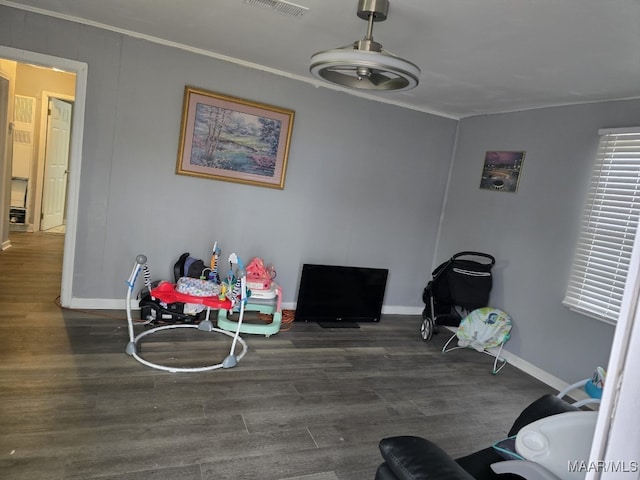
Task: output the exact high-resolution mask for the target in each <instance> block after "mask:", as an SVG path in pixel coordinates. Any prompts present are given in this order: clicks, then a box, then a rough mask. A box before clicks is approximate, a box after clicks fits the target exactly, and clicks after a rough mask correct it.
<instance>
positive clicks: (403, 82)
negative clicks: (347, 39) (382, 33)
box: [309, 48, 420, 92]
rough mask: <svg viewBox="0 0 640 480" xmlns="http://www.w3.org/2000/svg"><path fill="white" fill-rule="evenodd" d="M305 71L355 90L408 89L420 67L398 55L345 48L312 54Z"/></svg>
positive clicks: (417, 79) (411, 85) (414, 84)
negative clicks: (373, 79)
mask: <svg viewBox="0 0 640 480" xmlns="http://www.w3.org/2000/svg"><path fill="white" fill-rule="evenodd" d="M309 71H310V72H311V74H312V75H313V76H314V77H316V78H318V79H320V80H324V81H328V82H331V83H335V84H338V85H341V86H343V87H347V88H353V89H357V90H377V91H396V92H397V91H404V90H411V89H412V88H415V87H416V86H417V85H418V82H419V78H420V69H419V68H418V67H417V66H416V65H415V64H413V63H411V62H409V61H407V60H404V59H402V58H400V57H396V56H394V55H390V54H388V53H384V52H369V51H362V50H355V49H345V48H336V49H334V50H327V51H324V52H318V53H316V54H314V55H313V56H312V57H311V65H310V67H309ZM364 72H367V73H368V74H367V75H366V76H365V75H363V73H364ZM373 75H377V79H378V80H377V81H371V80H372V78H371V77H372V76H373ZM383 76H384V77H386V78H385V79H383V78H381V77H383Z"/></svg>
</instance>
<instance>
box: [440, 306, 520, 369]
mask: <svg viewBox="0 0 640 480" xmlns="http://www.w3.org/2000/svg"><path fill="white" fill-rule="evenodd" d="M510 336H511V317H510V316H509V315H508V314H507V313H505V312H503V311H502V310H499V309H497V308H491V307H482V308H478V309H475V310H473V311H472V312H471V313H470V314H469V315H467V316H466V317H465V318H463V319H462V321H461V322H460V326H459V327H458V329H457V331H456V332H455V333H454V334H453V335H452V336H451V338H450V339H449V340H448V341H447V343H446V344H445V345H444V347H442V351H443V352H450V351H452V350H457V349H459V348H473V349H474V350H477V351H478V352H481V353H486V354H488V355H491V356H492V357H494V358H495V360H494V362H493V371H492V372H491V373H493V374H494V375H495V374H496V373H498V372H499V371H500V370H502V368H503V367H504V366H505V365H506V363H507V360H506V359H504V358H502V357H500V354H501V353H502V347H503V346H504V344H505V343H506V341H507V340H509V337H510ZM454 338H457V339H458V345H457V346H454V347H449V344H450V343H451V342H452V341H453V339H454ZM496 347H499V350H498V352H497V353H494V352H492V351H490V349H495V348H496Z"/></svg>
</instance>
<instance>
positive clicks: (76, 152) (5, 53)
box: [0, 46, 87, 307]
mask: <svg viewBox="0 0 640 480" xmlns="http://www.w3.org/2000/svg"><path fill="white" fill-rule="evenodd" d="M0 59H6V60H9V61H15V62H18V63H19V64H21V65H22V64H27V65H29V66H34V67H36V68H44V69H47V70H53V69H56V70H57V71H62V72H67V73H71V74H73V75H74V76H75V87H74V91H73V92H72V95H71V97H72V98H73V99H74V102H73V111H72V114H71V115H70V119H71V122H70V130H69V136H70V141H69V146H68V155H67V158H68V162H69V163H68V167H67V168H66V171H65V172H64V177H65V180H64V183H65V185H66V188H65V193H66V195H64V197H65V200H64V201H61V202H58V203H59V204H60V203H61V204H62V205H63V206H62V208H61V211H62V212H63V218H64V222H65V223H66V226H65V229H66V235H65V239H64V252H63V261H62V276H61V290H60V303H61V304H62V306H65V307H71V306H73V305H72V303H73V302H72V291H73V267H74V254H73V253H74V251H75V246H76V223H77V216H78V197H79V191H80V169H81V164H82V137H83V131H84V107H85V99H86V87H87V64H85V63H82V62H78V61H75V60H70V59H65V58H60V57H53V56H50V55H44V54H40V53H36V52H29V51H25V50H18V49H13V48H10V47H4V46H0ZM9 80H10V82H13V83H14V84H15V82H16V78H15V76H14V77H13V78H10V79H9ZM14 88H15V87H14ZM49 88H50V90H55V89H56V88H57V87H49ZM51 96H52V97H57V95H51ZM12 100H13V99H12ZM61 100H68V99H64V98H62V99H61ZM40 135H41V136H42V132H41V133H40ZM39 155H40V154H39ZM42 155H43V156H44V153H42ZM0 162H2V165H0V167H2V169H3V170H2V171H6V170H5V169H6V167H7V162H11V159H7V158H6V156H5V158H0ZM38 165H39V166H40V170H38V169H36V174H35V175H34V177H35V178H34V180H35V179H37V178H44V161H42V162H40V159H39V158H38ZM9 168H10V164H9ZM59 170H60V169H59ZM9 171H10V170H9ZM2 187H3V190H4V189H5V188H7V189H8V190H9V189H10V188H11V176H8V178H4V179H3V185H2ZM40 190H41V191H40V195H39V198H37V197H38V196H37V195H36V198H35V200H32V206H33V211H34V220H33V222H34V223H35V222H36V221H37V222H38V224H39V217H41V216H42V196H43V195H42V189H40ZM5 191H7V190H5ZM59 192H60V190H58V194H59ZM5 210H6V211H5V212H3V218H5V216H6V217H7V218H8V215H9V210H8V209H5ZM36 210H37V211H38V213H36Z"/></svg>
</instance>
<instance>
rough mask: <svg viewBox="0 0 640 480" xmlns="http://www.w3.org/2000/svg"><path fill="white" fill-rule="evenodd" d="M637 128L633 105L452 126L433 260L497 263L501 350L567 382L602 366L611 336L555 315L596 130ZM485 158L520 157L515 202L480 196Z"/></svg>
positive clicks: (638, 115) (495, 300) (639, 112)
mask: <svg viewBox="0 0 640 480" xmlns="http://www.w3.org/2000/svg"><path fill="white" fill-rule="evenodd" d="M638 125H640V101H626V102H607V103H599V104H589V105H576V106H569V107H558V108H546V109H539V110H533V111H527V112H518V113H511V114H503V115H491V116H480V117H474V118H468V119H463V120H462V121H461V122H460V131H459V137H458V141H457V145H456V154H455V159H454V163H453V168H452V177H451V183H450V187H449V193H448V196H447V200H446V204H445V208H444V221H443V224H442V227H441V230H440V240H439V247H438V249H437V252H436V255H435V257H436V258H438V259H442V258H444V259H446V258H447V257H448V256H450V255H451V254H453V253H455V252H456V251H460V250H476V249H477V250H480V251H485V252H489V253H492V254H493V255H494V256H495V257H496V259H497V263H496V267H495V269H494V274H495V275H494V288H493V291H492V295H491V303H492V305H493V306H495V307H498V308H502V309H503V310H505V311H506V312H508V313H509V314H511V315H512V317H513V321H514V328H513V332H512V333H513V334H512V338H511V340H510V341H509V343H508V344H507V349H508V350H509V351H510V352H511V353H513V354H515V355H517V356H518V357H520V358H521V359H524V360H525V361H528V362H530V363H531V364H533V365H535V366H537V367H539V368H541V369H543V370H545V371H547V372H549V373H551V374H553V375H555V376H557V377H558V378H561V379H565V380H566V381H575V380H578V379H580V378H584V377H585V376H589V375H590V374H591V373H592V372H593V370H594V368H595V367H596V366H597V365H602V366H606V364H607V361H608V356H609V351H610V346H611V342H612V339H613V331H614V328H613V327H612V326H610V325H607V324H604V323H602V322H600V321H598V320H594V319H591V318H587V317H585V316H582V315H579V314H577V313H574V312H572V311H570V310H569V309H567V308H566V307H564V306H562V305H561V301H562V298H563V296H564V291H565V288H566V284H567V280H568V276H569V270H570V267H571V260H572V256H573V250H574V246H575V242H576V239H577V235H578V229H579V226H580V225H579V223H580V217H581V214H582V208H583V204H584V201H585V198H586V193H587V186H588V183H589V181H590V176H591V168H592V164H593V160H594V155H595V151H596V147H597V144H598V129H600V128H614V127H629V126H638ZM487 150H518V151H521V150H524V151H526V156H525V160H524V164H523V168H522V174H521V178H520V183H519V187H518V190H517V193H506V192H496V191H489V190H480V189H479V188H478V187H479V185H480V177H481V173H482V167H483V163H484V154H485V152H486V151H487Z"/></svg>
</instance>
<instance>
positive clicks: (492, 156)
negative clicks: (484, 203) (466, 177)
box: [480, 150, 525, 192]
mask: <svg viewBox="0 0 640 480" xmlns="http://www.w3.org/2000/svg"><path fill="white" fill-rule="evenodd" d="M524 154H525V152H512V151H499V150H491V151H488V152H487V153H485V156H484V167H483V168H482V179H481V180H480V188H482V189H485V190H495V191H497V192H515V191H516V190H517V189H518V182H519V181H520V173H521V172H522V163H523V162H524Z"/></svg>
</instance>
